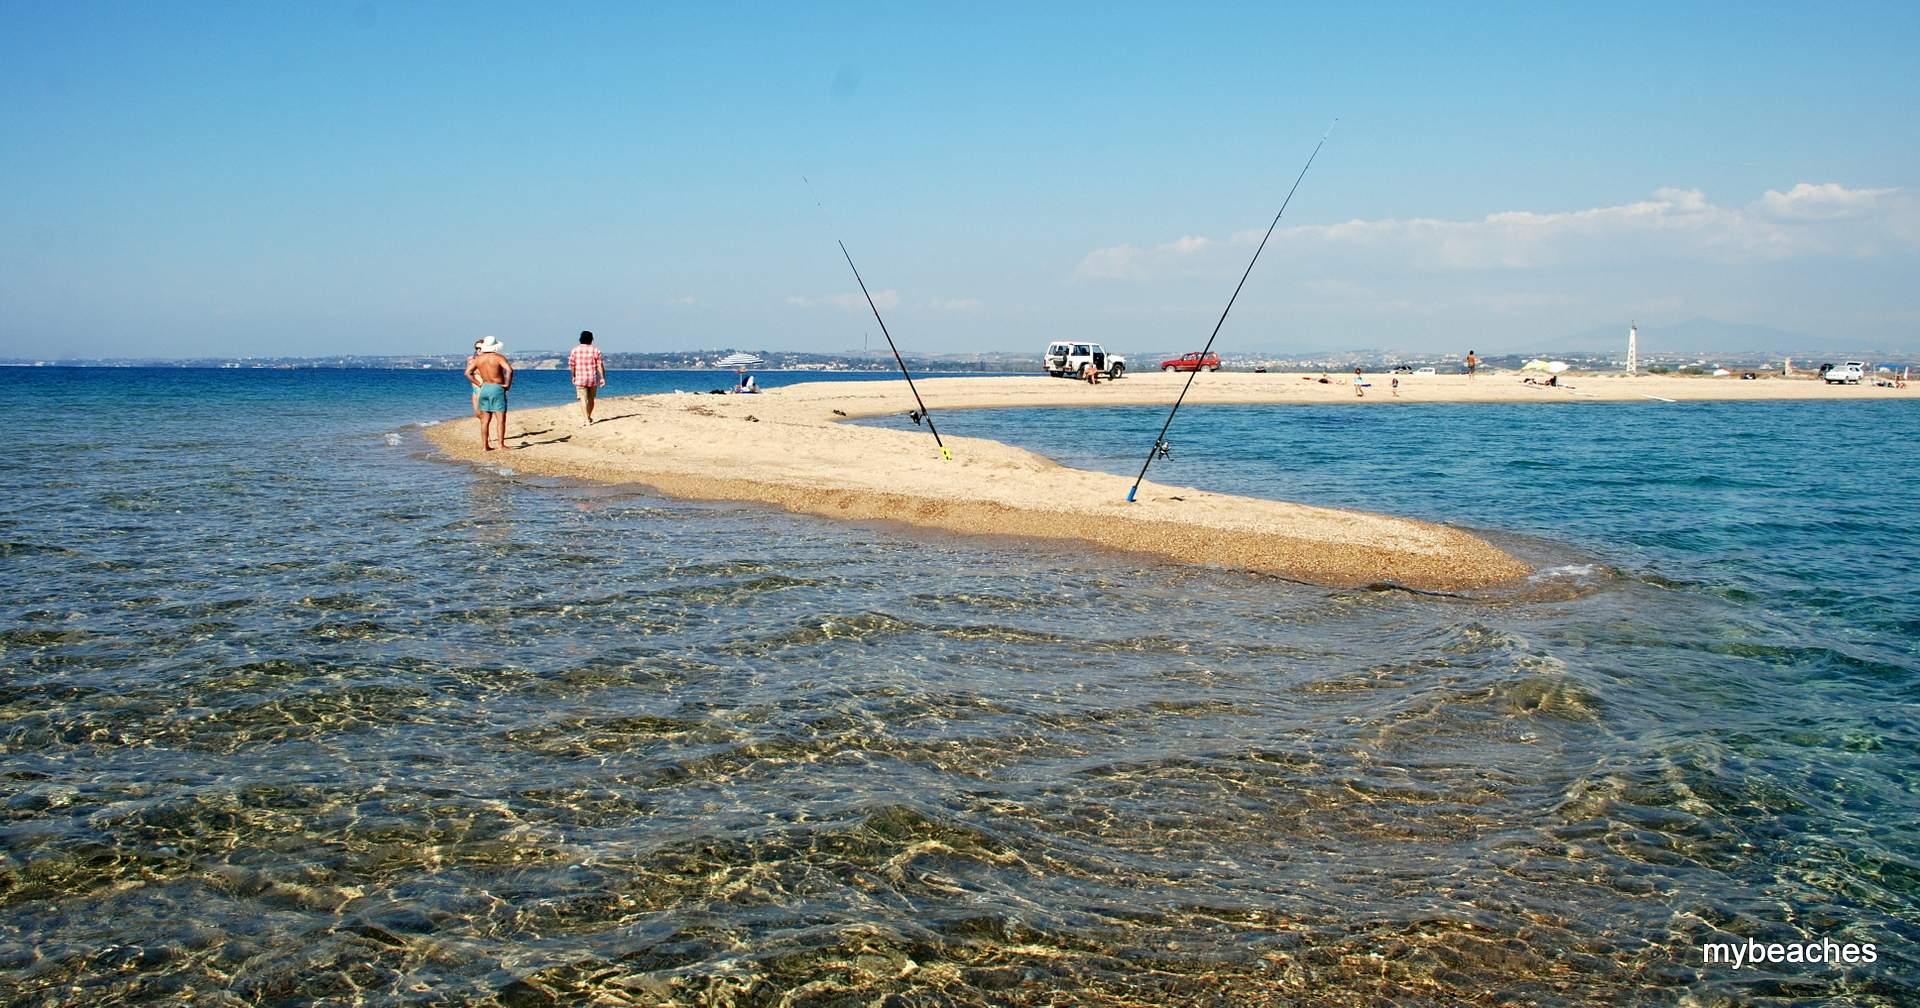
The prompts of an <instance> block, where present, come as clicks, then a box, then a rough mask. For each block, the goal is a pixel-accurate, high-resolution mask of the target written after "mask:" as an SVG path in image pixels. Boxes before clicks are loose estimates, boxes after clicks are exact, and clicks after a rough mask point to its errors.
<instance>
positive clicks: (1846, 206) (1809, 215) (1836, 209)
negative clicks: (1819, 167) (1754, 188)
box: [1760, 182, 1900, 220]
mask: <svg viewBox="0 0 1920 1008" xmlns="http://www.w3.org/2000/svg"><path fill="white" fill-rule="evenodd" d="M1899 191H1900V190H1898V189H1848V188H1847V187H1846V186H1843V185H1841V184H1840V183H1838V182H1824V183H1821V184H1820V185H1813V184H1812V183H1809V182H1802V183H1800V184H1799V185H1796V186H1794V187H1793V188H1792V189H1789V190H1787V191H1786V192H1779V191H1777V190H1773V189H1769V190H1767V194H1766V195H1765V196H1762V197H1760V207H1761V208H1762V209H1763V210H1765V211H1766V212H1767V213H1770V214H1772V215H1773V216H1775V217H1783V218H1786V219H1788V220H1833V219H1836V218H1841V217H1860V216H1864V215H1866V214H1870V213H1872V212H1873V210H1874V209H1875V207H1876V206H1878V205H1879V204H1880V203H1881V202H1882V201H1883V200H1884V199H1885V197H1888V196H1892V195H1893V194H1895V193H1897V192H1899Z"/></svg>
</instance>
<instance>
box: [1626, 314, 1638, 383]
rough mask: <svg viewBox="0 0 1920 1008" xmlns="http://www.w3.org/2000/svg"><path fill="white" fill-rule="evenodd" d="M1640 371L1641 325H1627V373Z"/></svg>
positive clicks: (1635, 373)
mask: <svg viewBox="0 0 1920 1008" xmlns="http://www.w3.org/2000/svg"><path fill="white" fill-rule="evenodd" d="M1639 373H1640V327H1639V326H1637V325H1630V326H1628V327H1627V374H1629V375H1637V374H1639Z"/></svg>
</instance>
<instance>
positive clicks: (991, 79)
mask: <svg viewBox="0 0 1920 1008" xmlns="http://www.w3.org/2000/svg"><path fill="white" fill-rule="evenodd" d="M1292 6H1293V5H1272V4H1257V5H1256V4H1247V5H1209V4H1154V5H1139V6H1133V5H1126V4H1088V5H1070V4H1042V5H1032V4H945V5H922V4H905V3H875V4H865V5H861V4H844V5H843V4H778V5H776V4H764V5H709V4H686V5H643V4H626V3H618V4H588V3H555V4H531V3H527V4H484V3H477V2H475V3H458V4H453V3H446V4H441V3H396V2H365V3H354V2H349V3H338V4H332V3H324V2H316V3H311V4H298V5H295V4H256V3H232V4H186V3H150V4H142V3H129V2H122V3H112V4H96V3H88V2H83V0H74V2H62V3H46V2H27V0H0V94H4V95H5V96H6V98H5V100H4V101H0V358H8V357H24V358H47V359H58V358H79V357H196V356H216V355H217V356H241V355H252V356H321V355H333V354H343V353H355V354H385V353H459V352H462V351H463V350H464V348H466V347H467V346H470V345H471V341H472V340H473V339H476V338H479V337H480V336H486V335H493V336H498V337H499V338H501V339H502V340H504V341H505V342H506V343H507V345H508V346H509V348H515V347H519V348H526V349H535V348H557V347H563V346H565V345H566V344H568V343H569V342H571V339H572V336H573V334H574V333H577V332H578V331H579V330H580V329H592V330H594V331H595V332H596V333H598V334H599V338H600V343H601V345H602V346H604V347H606V348H607V349H610V350H632V351H670V350H682V349H700V348H719V347H741V348H752V349H771V350H812V351H826V352H835V351H841V350H847V349H857V348H860V347H862V346H875V347H877V346H880V345H881V342H880V334H879V332H878V329H877V327H876V326H875V325H874V322H873V318H872V316H871V314H870V313H868V311H867V309H866V306H865V304H864V303H863V302H862V301H861V300H860V296H859V288H858V287H857V286H855V284H854V281H853V277H852V274H851V273H850V272H849V271H848V270H847V265H846V262H845V261H844V260H843V259H842V258H841V256H840V250H839V248H838V246H837V245H836V244H835V243H836V241H844V242H845V243H846V246H847V248H848V250H849V251H850V252H851V253H852V256H853V258H854V261H855V263H856V264H858V266H859V268H860V270H861V273H862V274H863V275H864V276H865V278H866V281H867V285H868V286H869V287H870V288H871V289H872V290H873V292H874V295H875V298H876V301H877V302H878V304H879V306H880V309H881V312H882V314H883V315H884V316H885V317H886V320H887V325H888V327H889V329H890V330H891V331H892V332H893V334H894V336H895V338H896V339H897V340H899V342H900V343H901V346H902V349H903V350H907V351H909V352H916V351H917V352H930V353H931V352H945V353H957V352H967V351H975V350H1014V351H1019V350H1028V349H1031V350H1033V351H1034V352H1036V353H1037V352H1038V350H1039V348H1041V347H1042V346H1044V344H1045V343H1046V342H1047V341H1048V340H1050V339H1055V338H1062V337H1073V338H1088V339H1100V340H1102V341H1103V342H1105V343H1106V344H1107V345H1108V346H1109V347H1111V348H1113V349H1115V350H1117V351H1122V352H1125V351H1128V350H1132V351H1136V352H1140V351H1148V350H1155V351H1158V350H1184V349H1197V348H1198V347H1199V346H1200V344H1202V343H1203V342H1205V339H1206V337H1207V334H1208V333H1209V332H1210V331H1211V330H1212V329H1213V326H1214V324H1215V323H1216V321H1217V320H1218V319H1219V315H1220V311H1221V309H1222V307H1223V306H1224V305H1225V303H1226V300H1227V297H1228V295H1229V294H1230V293H1232V291H1233V286H1234V283H1235V282H1236V281H1237V280H1238V279H1239V276H1240V274H1241V271H1242V270H1244V269H1245V268H1246V264H1247V261H1248V257H1249V256H1251V255H1252V253H1253V250H1254V248H1255V246H1256V244H1257V243H1258V240H1259V237H1260V235H1261V233H1262V232H1263V231H1264V230H1265V228H1266V227H1267V225H1268V224H1269V223H1270V222H1271V221H1272V219H1273V216H1274V214H1275V212H1276V211H1278V210H1279V207H1280V203H1281V200H1282V199H1283V198H1284V197H1285V195H1286V193H1287V189H1288V187H1289V186H1290V185H1291V184H1292V183H1293V180H1294V178H1295V176H1296V175H1297V174H1298V173H1299V171H1300V168H1301V165H1302V164H1303V163H1304V162H1305V160H1306V158H1307V156H1308V154H1309V153H1310V152H1311V151H1312V150H1313V148H1314V145H1315V143H1316V142H1317V141H1319V140H1320V138H1321V137H1322V136H1323V134H1325V133H1326V132H1327V130H1328V128H1329V125H1330V124H1331V123H1333V121H1334V120H1335V119H1336V118H1337V119H1338V126H1337V128H1335V129H1334V130H1333V132H1332V135H1331V136H1330V137H1329V138H1328V139H1327V141H1326V144H1325V147H1324V148H1323V149H1322V150H1321V152H1320V154H1319V156H1318V159H1317V160H1316V161H1315V162H1314V164H1313V167H1312V169H1311V171H1310V172H1309V173H1308V175H1307V176H1306V179H1305V181H1304V182H1303V183H1302V184H1301V185H1300V189H1299V192H1298V194H1297V195H1296V196H1295V197H1294V199H1293V201H1292V204H1291V205H1290V206H1289V207H1288V209H1287V211H1286V214H1285V216H1284V218H1283V219H1282V220H1281V223H1280V227H1279V229H1278V230H1277V231H1276V232H1275V234H1274V236H1273V238H1272V241H1271V242H1270V243H1269V245H1268V246H1267V249H1266V251H1265V252H1264V253H1263V255H1262V257H1261V259H1260V261H1259V263H1258V264H1257V266H1256V268H1255V269H1254V271H1253V273H1252V276H1251V278H1250V279H1249V280H1248V282H1247V285H1246V289H1245V291H1244V292H1243V293H1242V294H1241V295H1240V297H1239V300H1238V302H1237V303H1236V305H1235V307H1234V309H1233V313H1232V315H1231V316H1230V318H1229V319H1228V320H1227V322H1226V324H1225V326H1224V327H1223V328H1222V329H1221V332H1220V337H1219V343H1218V344H1216V346H1217V348H1218V349H1220V350H1223V351H1227V352H1244V351H1248V350H1261V351H1267V352H1272V353H1276V354H1284V353H1287V352H1289V351H1297V352H1312V351H1326V350H1342V349H1363V348H1383V349H1394V350H1405V351H1409V352H1443V351H1449V352H1456V353H1457V352H1461V351H1462V350H1464V349H1465V348H1468V347H1472V348H1475V349H1479V350H1481V351H1482V352H1487V351H1499V350H1503V349H1525V348H1528V347H1543V348H1551V347H1556V346H1563V345H1564V343H1565V341H1566V340H1567V339H1568V338H1569V337H1570V336H1571V335H1572V334H1577V333H1585V332H1591V331H1599V330H1605V329H1607V328H1609V327H1613V328H1615V329H1617V330H1618V331H1620V332H1622V333H1624V330H1625V326H1626V325H1627V324H1628V323H1629V322H1630V321H1633V322H1638V323H1639V324H1640V326H1641V331H1642V341H1643V345H1646V346H1657V345H1658V333H1659V331H1660V329H1661V328H1662V327H1663V326H1678V325H1681V324H1682V323H1686V322H1689V321H1691V320H1699V319H1707V320H1713V321H1715V322H1718V323H1726V324H1731V325H1753V326H1765V327H1768V328H1771V329H1776V330H1785V331H1787V332H1790V333H1793V334H1796V335H1804V336H1805V338H1806V339H1807V340H1810V341H1812V342H1811V344H1810V345H1812V346H1819V347H1833V348H1840V349H1846V348H1850V347H1859V348H1862V349H1866V348H1873V349H1894V350H1916V349H1920V283H1916V280H1917V279H1920V128H1916V127H1920V112H1916V110H1917V109H1920V71H1917V70H1916V66H1917V65H1920V60H1916V59H1915V58H1914V56H1913V53H1914V52H1915V51H1916V50H1917V49H1920V5H1916V4H1912V3H1904V4H1849V5H1837V6H1833V7H1810V6H1807V5H1805V4H1784V3H1782V4H1767V3H1742V4H1679V5H1675V4H1657V5H1644V6H1636V5H1630V4H1584V5H1546V4H1521V5H1514V6H1505V7H1502V6H1495V5H1444V4H1408V5H1394V4H1371V3H1363V4H1340V5H1332V4H1322V5H1312V6H1313V8H1314V9H1310V10H1296V9H1288V8H1290V7H1292ZM803 179H804V180H806V181H803Z"/></svg>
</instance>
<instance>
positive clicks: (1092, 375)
mask: <svg viewBox="0 0 1920 1008" xmlns="http://www.w3.org/2000/svg"><path fill="white" fill-rule="evenodd" d="M1080 373H1081V374H1083V375H1085V376H1086V378H1087V384H1089V385H1098V384H1100V369H1099V368H1096V367H1094V366H1093V364H1092V363H1091V362H1089V363H1086V364H1082V365H1080Z"/></svg>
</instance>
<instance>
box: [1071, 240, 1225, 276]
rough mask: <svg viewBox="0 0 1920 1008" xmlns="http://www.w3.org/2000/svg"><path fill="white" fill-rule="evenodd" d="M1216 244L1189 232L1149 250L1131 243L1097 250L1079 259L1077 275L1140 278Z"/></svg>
mask: <svg viewBox="0 0 1920 1008" xmlns="http://www.w3.org/2000/svg"><path fill="white" fill-rule="evenodd" d="M1215 244H1216V242H1214V240H1213V239H1211V238H1207V237H1205V236H1202V235H1187V236H1185V237H1182V238H1176V239H1174V240H1173V241H1170V242H1166V243H1164V244H1161V245H1155V246H1154V247H1153V248H1150V249H1143V248H1139V247H1138V246H1135V245H1132V244H1122V245H1113V246H1110V247H1107V248H1102V249H1094V250H1093V251H1092V252H1089V253H1087V255H1086V257H1085V258H1083V259H1081V260H1080V266H1079V268H1078V269H1076V270H1075V271H1074V275H1076V276H1081V277H1090V278H1094V279H1122V278H1128V277H1133V278H1138V277H1142V276H1145V275H1147V274H1148V273H1150V272H1157V267H1159V266H1163V265H1165V264H1167V263H1171V262H1174V261H1176V260H1179V259H1183V258H1186V257H1188V256H1192V255H1194V254H1195V253H1198V252H1205V251H1206V250H1207V249H1210V248H1212V247H1213V246H1214V245H1215Z"/></svg>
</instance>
